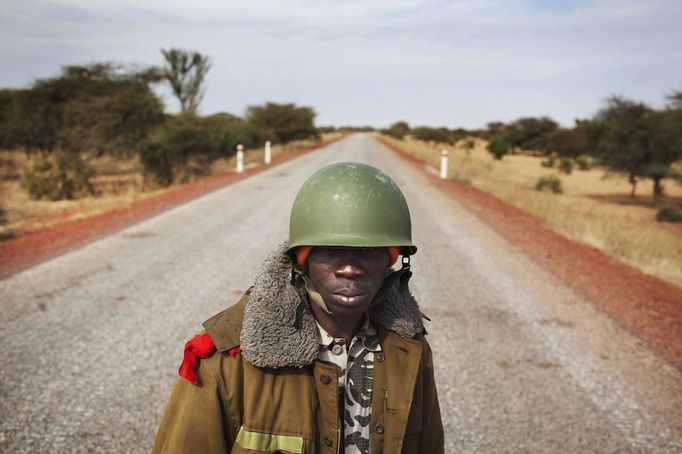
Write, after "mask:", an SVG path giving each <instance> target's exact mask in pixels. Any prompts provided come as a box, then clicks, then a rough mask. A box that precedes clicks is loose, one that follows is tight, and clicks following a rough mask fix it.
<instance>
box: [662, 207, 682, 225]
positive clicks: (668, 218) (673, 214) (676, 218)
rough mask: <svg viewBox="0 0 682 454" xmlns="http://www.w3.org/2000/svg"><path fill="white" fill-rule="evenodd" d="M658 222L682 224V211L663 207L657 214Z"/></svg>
mask: <svg viewBox="0 0 682 454" xmlns="http://www.w3.org/2000/svg"><path fill="white" fill-rule="evenodd" d="M656 220H657V221H658V222H682V210H680V209H679V208H676V207H663V208H661V209H660V210H658V213H656Z"/></svg>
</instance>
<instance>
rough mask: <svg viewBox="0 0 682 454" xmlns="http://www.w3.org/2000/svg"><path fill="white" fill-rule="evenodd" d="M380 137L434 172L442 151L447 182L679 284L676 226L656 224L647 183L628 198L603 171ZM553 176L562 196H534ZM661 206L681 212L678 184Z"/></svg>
mask: <svg viewBox="0 0 682 454" xmlns="http://www.w3.org/2000/svg"><path fill="white" fill-rule="evenodd" d="M383 138H384V139H385V140H387V141H389V142H391V143H393V144H395V145H396V146H398V147H400V148H401V149H403V150H405V151H406V152H407V153H409V154H411V155H413V156H414V157H416V158H418V159H420V160H422V161H425V162H427V163H428V164H429V165H431V166H433V167H434V168H438V166H439V165H440V152H441V150H442V149H447V150H448V154H449V161H448V162H449V164H448V170H449V172H448V177H449V178H454V179H457V180H461V181H464V182H467V183H469V184H471V185H473V186H475V187H478V188H480V189H482V190H484V191H486V192H489V193H491V194H494V195H496V196H497V197H500V198H501V199H504V200H506V201H508V202H510V203H512V204H513V205H515V206H517V207H518V208H521V209H523V210H526V211H528V212H530V213H532V214H534V215H536V216H538V217H540V218H541V219H543V220H544V221H545V222H546V223H548V224H549V225H551V226H552V227H553V228H555V229H556V230H558V231H559V232H561V233H563V234H564V235H566V236H568V237H569V238H572V239H574V240H577V241H580V242H583V243H586V244H589V245H591V246H593V247H595V248H597V249H600V250H602V251H604V252H605V253H607V254H608V255H611V256H612V257H615V258H617V259H619V260H621V261H624V262H626V263H628V264H630V265H633V266H635V267H638V268H640V269H641V270H642V271H644V272H646V273H649V274H652V275H654V276H657V277H660V278H662V279H665V280H667V281H670V282H672V283H674V284H676V285H678V286H682V226H681V225H679V224H677V225H673V224H666V223H659V222H656V220H655V216H656V211H657V209H658V208H659V207H660V203H658V204H657V203H656V202H655V201H654V200H653V198H652V197H651V195H652V185H651V182H649V181H646V182H641V183H640V184H639V185H638V188H637V193H638V197H636V198H635V199H633V198H631V197H630V196H629V193H630V185H629V184H628V183H627V180H626V179H625V177H623V176H619V175H606V177H605V170H604V169H600V168H595V169H593V170H590V171H580V170H574V171H573V173H572V174H571V175H565V174H560V173H559V172H558V171H557V170H556V169H548V168H545V167H542V165H541V162H542V160H543V158H539V157H533V156H527V155H518V154H516V155H509V156H505V157H504V159H503V160H502V161H496V160H494V159H493V158H492V156H491V155H490V154H489V153H488V152H487V151H486V150H485V142H484V141H479V140H477V141H476V147H475V148H474V149H473V150H471V152H470V153H467V152H466V151H465V150H464V149H463V148H459V147H456V146H432V145H429V144H426V143H423V142H419V141H410V140H407V141H399V140H395V139H392V138H390V137H383ZM543 176H556V177H558V178H560V180H561V184H562V187H563V194H551V193H548V192H539V191H536V190H535V189H534V188H535V183H536V182H537V180H538V179H539V178H540V177H543ZM665 189H666V194H667V195H666V197H665V198H664V200H663V201H662V202H661V203H662V204H666V205H676V206H678V207H682V186H681V185H679V184H676V183H673V182H666V187H665Z"/></svg>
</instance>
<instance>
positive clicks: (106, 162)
mask: <svg viewBox="0 0 682 454" xmlns="http://www.w3.org/2000/svg"><path fill="white" fill-rule="evenodd" d="M338 136H339V134H338V133H335V134H325V135H323V136H322V139H321V142H322V143H327V142H330V141H332V140H335V139H337V138H338ZM319 144H320V142H318V141H313V140H305V141H297V142H292V143H289V144H287V145H274V146H273V147H272V157H273V158H274V157H275V156H278V155H281V154H285V153H288V152H293V151H296V150H299V149H301V148H304V147H310V146H315V145H319ZM263 156H264V152H263V149H260V148H259V149H252V150H245V152H244V161H245V166H247V167H248V166H254V165H257V163H259V162H262V161H263ZM87 161H88V163H89V164H91V165H92V166H94V167H95V169H96V172H97V176H96V177H95V178H94V179H93V180H92V183H93V186H94V188H95V195H94V196H93V197H84V198H81V199H76V200H60V201H56V202H52V201H47V200H32V199H30V198H29V196H28V194H27V193H26V191H24V190H23V189H22V188H21V187H20V185H19V177H20V175H21V170H22V168H23V167H24V166H25V165H26V164H28V163H29V159H28V158H27V157H26V156H25V155H24V154H23V153H19V152H15V151H6V150H0V239H2V238H8V237H12V236H14V235H17V234H20V233H24V232H30V231H35V230H38V229H43V228H47V227H50V226H52V225H55V224H58V223H61V222H64V221H67V220H72V219H78V218H83V217H87V216H92V215H95V214H99V213H102V212H105V211H108V210H111V209H113V208H117V207H121V206H126V205H128V204H130V203H132V202H133V201H135V200H138V199H141V198H145V197H148V196H150V195H154V194H158V193H160V192H163V191H165V190H167V188H158V187H155V186H154V185H153V184H151V183H150V182H149V181H145V178H144V175H143V168H142V165H141V163H140V162H139V159H138V158H137V157H133V158H130V159H124V160H119V159H113V158H111V157H106V156H105V157H101V158H92V159H88V160H87ZM235 168H236V158H235V157H234V156H231V157H230V158H223V159H218V160H217V161H215V162H213V163H211V165H210V167H209V170H208V173H209V174H210V175H215V174H220V173H226V172H233V171H234V170H235ZM193 178H196V177H191V176H188V177H185V180H187V179H193Z"/></svg>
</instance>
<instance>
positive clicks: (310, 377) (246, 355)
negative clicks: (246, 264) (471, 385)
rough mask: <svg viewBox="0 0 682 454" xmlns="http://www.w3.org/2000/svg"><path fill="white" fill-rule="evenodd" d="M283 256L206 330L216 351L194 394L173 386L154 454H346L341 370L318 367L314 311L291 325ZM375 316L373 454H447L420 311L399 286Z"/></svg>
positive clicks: (183, 383) (293, 306)
mask: <svg viewBox="0 0 682 454" xmlns="http://www.w3.org/2000/svg"><path fill="white" fill-rule="evenodd" d="M285 250H286V249H285V246H282V247H281V248H280V249H279V250H278V251H275V252H274V253H273V254H272V255H271V256H270V258H269V259H268V260H266V263H265V264H264V266H263V268H262V269H261V272H260V273H259V276H258V277H257V278H256V282H255V285H254V287H253V288H252V289H250V291H248V292H247V293H246V294H245V295H244V296H243V297H242V298H241V300H240V301H239V303H237V304H236V305H235V306H232V307H231V308H228V309H226V310H225V311H223V312H221V313H219V314H217V315H216V316H214V317H212V318H211V319H209V320H207V321H206V322H205V323H204V327H205V328H206V331H207V332H208V334H209V335H210V337H211V339H212V340H213V342H214V343H215V346H216V350H217V351H216V353H215V354H213V355H211V356H209V357H208V358H203V359H201V360H200V362H199V366H198V374H197V375H198V379H199V383H198V384H197V385H194V384H192V383H190V382H189V381H187V380H185V379H183V378H179V379H178V380H177V382H176V384H175V387H174V389H173V391H172V393H171V397H170V400H169V402H168V404H167V407H166V410H165V413H164V416H163V419H162V421H161V425H160V427H159V430H158V433H157V436H156V441H155V444H154V448H153V452H155V453H202V454H211V453H228V452H232V453H259V452H261V453H262V452H285V453H330V454H331V453H338V452H343V449H342V448H343V446H342V445H343V440H341V439H340V438H341V437H340V434H341V430H340V427H339V400H338V383H337V378H336V374H337V370H336V368H335V366H333V365H329V364H324V363H322V362H320V361H318V360H317V353H318V334H317V327H316V325H315V321H314V319H313V318H312V313H311V312H310V310H309V308H305V309H306V310H304V311H303V314H302V316H301V322H300V323H298V324H297V323H294V318H295V317H296V315H295V314H296V313H297V308H298V305H299V304H300V298H299V296H298V295H297V294H296V292H295V291H293V289H291V286H290V285H289V279H290V274H289V273H290V267H291V263H290V262H289V261H288V258H287V257H286V254H284V252H283V251H285ZM369 315H370V318H371V320H372V323H373V324H374V325H375V326H376V327H377V330H378V334H379V341H380V344H381V350H382V351H381V353H382V354H381V355H377V357H376V358H375V364H374V378H373V393H372V413H371V422H370V427H371V435H370V450H371V453H373V454H378V453H400V452H403V453H442V452H443V449H444V448H443V427H442V423H441V418H440V410H439V405H438V397H437V392H436V386H435V382H434V374H433V364H432V356H431V350H430V348H429V345H428V342H427V341H426V339H425V338H424V336H423V331H424V328H423V325H422V322H421V313H420V312H419V310H418V307H417V304H416V302H415V301H414V299H413V298H412V296H411V295H410V294H409V291H407V289H406V287H402V288H401V285H400V284H399V283H398V282H396V285H395V288H392V289H389V291H387V292H386V294H385V295H384V296H383V297H382V301H379V302H377V304H373V306H372V307H371V309H370V311H369ZM237 346H240V348H241V352H240V353H238V354H236V355H234V351H235V347H237ZM341 404H342V403H341Z"/></svg>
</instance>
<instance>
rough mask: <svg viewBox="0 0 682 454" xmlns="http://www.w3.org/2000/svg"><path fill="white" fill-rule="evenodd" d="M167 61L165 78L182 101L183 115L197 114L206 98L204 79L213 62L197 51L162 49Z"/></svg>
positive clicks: (164, 72) (164, 71)
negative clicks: (200, 104) (203, 99)
mask: <svg viewBox="0 0 682 454" xmlns="http://www.w3.org/2000/svg"><path fill="white" fill-rule="evenodd" d="M161 53H162V54H163V57H164V58H165V59H166V67H165V68H164V70H163V73H162V74H163V77H164V78H165V79H166V80H167V81H168V83H169V84H170V86H171V89H172V90H173V93H174V94H175V96H176V97H177V98H178V101H180V110H181V112H182V113H183V114H185V113H189V114H195V113H196V112H197V108H198V107H199V103H200V102H201V99H202V98H203V97H204V90H205V84H204V78H205V77H206V73H208V70H209V69H211V60H210V59H209V58H208V57H207V56H205V55H202V54H200V53H199V52H195V51H188V50H182V49H174V48H173V49H168V50H165V49H161Z"/></svg>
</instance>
